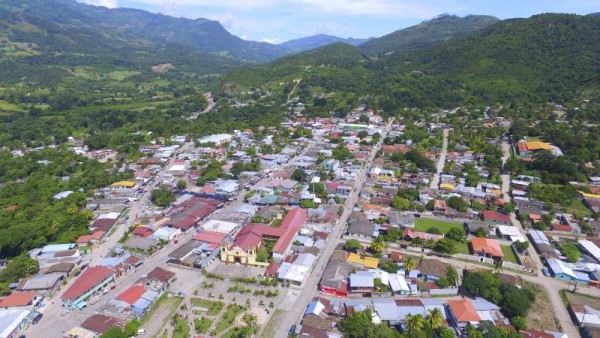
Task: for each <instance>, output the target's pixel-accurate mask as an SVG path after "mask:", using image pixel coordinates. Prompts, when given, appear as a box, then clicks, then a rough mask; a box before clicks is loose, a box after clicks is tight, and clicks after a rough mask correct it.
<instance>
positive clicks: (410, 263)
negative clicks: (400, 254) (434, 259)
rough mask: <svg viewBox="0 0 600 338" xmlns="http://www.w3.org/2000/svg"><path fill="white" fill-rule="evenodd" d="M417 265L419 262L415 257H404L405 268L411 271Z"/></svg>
mask: <svg viewBox="0 0 600 338" xmlns="http://www.w3.org/2000/svg"><path fill="white" fill-rule="evenodd" d="M416 267H417V262H416V261H415V259H414V258H412V257H406V258H405V259H404V270H406V271H408V272H410V271H411V270H413V269H414V268H416Z"/></svg>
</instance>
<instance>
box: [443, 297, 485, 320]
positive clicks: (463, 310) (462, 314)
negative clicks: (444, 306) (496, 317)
mask: <svg viewBox="0 0 600 338" xmlns="http://www.w3.org/2000/svg"><path fill="white" fill-rule="evenodd" d="M448 306H449V307H450V311H452V313H453V314H454V317H455V318H456V319H457V320H458V321H459V322H478V321H480V320H481V317H479V315H478V314H477V311H475V308H474V307H473V304H471V300H470V299H468V298H463V299H459V300H449V301H448Z"/></svg>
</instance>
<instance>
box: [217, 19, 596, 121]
mask: <svg viewBox="0 0 600 338" xmlns="http://www.w3.org/2000/svg"><path fill="white" fill-rule="evenodd" d="M367 55H368V53H367V52H364V45H363V46H361V48H360V49H358V48H353V47H351V46H344V47H342V46H338V45H335V46H325V47H322V48H319V49H316V50H313V51H311V52H308V53H302V54H299V55H294V56H291V57H286V58H282V59H280V60H277V61H276V62H273V63H271V64H268V65H265V66H259V67H255V68H252V69H250V70H243V71H239V70H235V71H233V72H232V73H230V74H229V75H228V77H227V78H226V80H225V81H224V89H226V90H231V89H232V88H236V86H240V88H251V87H261V88H265V89H268V90H274V91H277V90H279V91H283V92H285V91H286V90H289V87H290V86H292V84H291V82H290V81H291V80H292V79H298V78H302V82H301V83H300V85H299V87H300V88H299V93H300V94H302V93H305V94H307V95H305V96H304V97H303V98H304V99H308V100H309V101H308V102H310V101H312V100H313V98H312V95H315V94H318V95H320V96H321V98H324V100H325V101H336V97H337V98H342V100H344V101H346V100H347V98H348V96H351V97H353V98H358V97H363V101H364V102H365V103H368V104H371V105H374V106H379V107H381V108H384V109H387V110H390V109H398V108H403V107H455V106H457V105H461V104H465V103H481V104H486V105H487V104H502V103H519V102H521V103H523V102H531V103H536V102H538V103H540V102H549V101H553V102H557V103H561V102H564V101H566V100H571V99H573V98H575V97H579V96H581V95H582V93H590V92H593V91H590V89H594V88H597V86H598V81H599V79H600V57H599V56H600V18H599V17H597V16H578V15H567V14H545V15H538V16H534V17H532V18H529V19H514V20H505V21H500V22H497V23H495V24H492V25H490V26H488V27H486V28H482V29H479V30H476V31H474V32H472V33H470V34H467V35H465V36H463V37H459V38H456V39H452V40H449V41H447V42H445V43H443V44H440V45H438V46H435V47H432V48H425V49H417V50H414V49H413V50H408V51H397V52H395V53H394V54H392V55H390V56H386V57H383V58H378V59H374V58H372V57H368V56H367ZM307 66H310V67H307ZM321 101H322V100H320V101H319V102H321ZM337 103H340V102H336V104H337ZM343 103H344V104H346V102H343ZM336 104H333V105H332V106H335V105H336ZM340 105H341V103H340Z"/></svg>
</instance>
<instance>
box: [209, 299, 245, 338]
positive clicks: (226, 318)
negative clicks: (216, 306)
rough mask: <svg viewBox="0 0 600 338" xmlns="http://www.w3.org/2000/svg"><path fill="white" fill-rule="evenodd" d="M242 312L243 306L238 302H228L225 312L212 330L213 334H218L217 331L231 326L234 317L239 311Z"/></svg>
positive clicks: (219, 331)
mask: <svg viewBox="0 0 600 338" xmlns="http://www.w3.org/2000/svg"><path fill="white" fill-rule="evenodd" d="M242 312H244V307H243V306H241V305H238V304H230V305H229V306H228V307H227V310H226V311H225V313H223V316H222V317H221V320H220V321H219V322H218V323H217V326H215V329H214V330H213V332H212V335H213V336H216V335H218V334H219V333H221V332H223V331H225V330H227V329H228V328H230V327H231V326H233V324H234V322H235V317H237V316H238V315H239V314H240V313H242Z"/></svg>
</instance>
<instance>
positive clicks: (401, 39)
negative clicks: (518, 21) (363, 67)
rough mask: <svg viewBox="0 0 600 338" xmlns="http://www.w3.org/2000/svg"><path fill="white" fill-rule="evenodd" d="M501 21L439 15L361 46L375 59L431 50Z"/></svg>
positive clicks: (484, 16) (479, 16)
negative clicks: (374, 56)
mask: <svg viewBox="0 0 600 338" xmlns="http://www.w3.org/2000/svg"><path fill="white" fill-rule="evenodd" d="M498 21H500V20H499V19H498V18H495V17H493V16H487V15H468V16H466V17H459V16H456V15H447V14H446V15H440V16H438V17H436V18H434V19H432V20H429V21H424V22H422V23H420V24H418V25H415V26H412V27H408V28H404V29H401V30H397V31H395V32H393V33H390V34H388V35H384V36H382V37H380V38H377V39H373V40H370V41H368V42H365V43H363V44H362V45H361V49H362V50H364V51H365V52H367V53H369V54H372V55H379V54H386V53H391V52H394V51H407V50H416V49H423V48H430V47H433V46H435V45H438V44H441V43H443V42H446V41H449V40H451V39H454V38H457V37H460V36H464V35H467V34H469V33H471V32H474V31H476V30H479V29H481V28H484V27H487V26H489V25H491V24H494V23H496V22H498Z"/></svg>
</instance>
